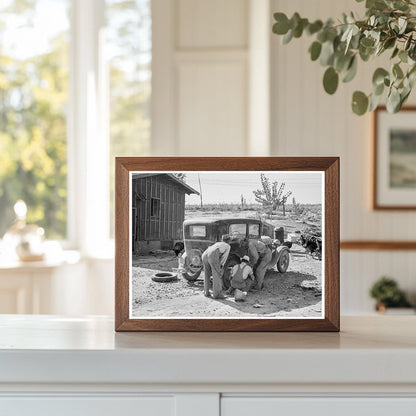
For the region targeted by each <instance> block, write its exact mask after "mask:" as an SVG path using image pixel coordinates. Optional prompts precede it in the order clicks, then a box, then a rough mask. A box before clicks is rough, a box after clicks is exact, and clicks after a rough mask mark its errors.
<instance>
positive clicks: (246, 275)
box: [227, 256, 254, 294]
mask: <svg viewBox="0 0 416 416" xmlns="http://www.w3.org/2000/svg"><path fill="white" fill-rule="evenodd" d="M249 262H250V257H248V256H244V257H243V258H242V259H241V263H240V264H236V265H235V266H234V267H233V268H232V270H231V286H230V288H229V289H228V291H227V293H229V294H232V293H233V292H234V290H236V289H239V290H241V291H243V292H248V291H249V290H250V289H251V288H252V287H253V285H254V273H253V269H252V268H251V267H250V266H249Z"/></svg>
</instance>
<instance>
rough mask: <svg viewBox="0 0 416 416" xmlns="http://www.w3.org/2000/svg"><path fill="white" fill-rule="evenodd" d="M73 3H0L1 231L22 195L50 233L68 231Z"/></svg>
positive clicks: (44, 0) (46, 0) (33, 219)
mask: <svg viewBox="0 0 416 416" xmlns="http://www.w3.org/2000/svg"><path fill="white" fill-rule="evenodd" d="M69 9H70V0H2V1H1V2H0V238H1V236H2V235H3V234H4V232H5V231H6V229H7V228H8V226H9V225H10V224H11V223H12V221H13V218H14V214H13V205H14V203H15V202H16V200H18V199H23V200H24V201H25V202H26V204H27V206H28V216H27V219H28V221H29V222H32V223H36V224H38V225H40V226H42V227H44V228H45V231H46V236H47V237H48V238H65V237H66V224H67V190H66V182H67V181H66V175H67V167H66V161H67V155H66V152H67V147H66V145H67V138H66V110H67V102H68V69H69V64H68V46H69V27H70V23H69ZM51 16H53V18H51Z"/></svg>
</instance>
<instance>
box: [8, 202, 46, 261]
mask: <svg viewBox="0 0 416 416" xmlns="http://www.w3.org/2000/svg"><path fill="white" fill-rule="evenodd" d="M14 213H15V214H16V220H15V222H14V224H13V225H12V226H11V227H10V228H9V229H8V230H7V232H6V234H5V235H4V237H3V243H4V246H5V248H7V250H8V252H9V253H10V254H12V255H13V254H14V255H17V257H18V258H19V260H21V261H40V260H43V258H44V255H45V250H44V239H45V237H44V235H45V231H44V229H43V228H41V227H38V226H37V225H35V224H30V225H28V224H26V214H27V207H26V204H25V202H24V201H22V200H19V201H17V202H16V204H15V205H14Z"/></svg>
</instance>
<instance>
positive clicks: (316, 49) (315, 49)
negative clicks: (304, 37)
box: [309, 41, 322, 61]
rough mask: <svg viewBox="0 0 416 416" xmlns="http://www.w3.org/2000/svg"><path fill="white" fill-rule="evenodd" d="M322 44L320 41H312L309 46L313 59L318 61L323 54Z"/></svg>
mask: <svg viewBox="0 0 416 416" xmlns="http://www.w3.org/2000/svg"><path fill="white" fill-rule="evenodd" d="M321 49H322V44H321V43H320V42H318V41H315V42H313V43H312V45H311V46H310V47H309V53H310V54H311V59H312V61H316V60H317V59H318V58H319V55H320V54H321Z"/></svg>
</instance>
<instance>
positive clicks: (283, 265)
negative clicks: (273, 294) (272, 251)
mask: <svg viewBox="0 0 416 416" xmlns="http://www.w3.org/2000/svg"><path fill="white" fill-rule="evenodd" d="M289 262H290V256H289V251H288V250H285V251H284V252H283V253H282V254H281V255H280V257H279V260H278V261H277V265H276V266H277V270H279V272H280V273H286V270H287V269H288V267H289Z"/></svg>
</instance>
